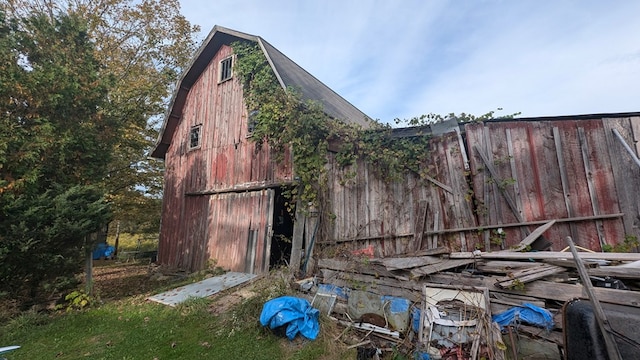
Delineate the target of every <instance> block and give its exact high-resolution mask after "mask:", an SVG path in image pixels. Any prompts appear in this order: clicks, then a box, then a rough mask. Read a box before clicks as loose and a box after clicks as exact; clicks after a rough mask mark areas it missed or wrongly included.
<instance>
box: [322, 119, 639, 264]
mask: <svg viewBox="0 0 640 360" xmlns="http://www.w3.org/2000/svg"><path fill="white" fill-rule="evenodd" d="M613 129H616V130H617V131H618V133H619V134H620V135H621V136H622V137H623V139H624V141H625V142H626V143H627V144H628V145H629V146H630V147H631V148H632V150H633V151H634V153H635V155H636V156H638V153H639V152H640V142H639V140H640V117H622V118H597V117H589V118H574V119H572V118H567V117H564V118H562V119H558V120H553V119H551V120H531V121H529V120H510V121H506V120H502V121H489V122H485V123H469V124H466V125H465V126H464V142H462V145H461V142H460V141H459V140H460V138H459V137H458V135H457V134H456V133H455V132H451V133H448V134H445V135H442V136H438V137H434V138H433V139H432V140H431V141H430V146H429V148H428V149H425V151H428V152H429V154H430V157H431V161H430V162H429V163H428V164H424V166H425V167H426V168H427V173H428V174H429V175H430V176H431V179H430V180H429V181H425V180H419V179H418V178H417V177H416V176H415V174H407V176H406V177H405V179H403V180H402V181H400V182H396V183H386V182H385V181H383V180H381V179H380V177H379V176H377V175H376V173H375V171H374V170H375V169H376V164H366V163H364V162H362V161H359V162H358V164H357V166H351V167H347V168H340V166H339V165H338V164H337V163H336V161H335V159H334V157H333V156H330V158H329V163H328V170H329V171H328V176H329V180H328V189H327V193H326V194H325V196H324V198H323V199H324V201H323V208H324V209H325V211H324V212H323V218H322V219H321V230H322V231H321V237H320V241H319V246H320V248H321V250H322V249H324V250H327V251H336V250H338V251H341V250H348V251H353V250H358V249H366V248H367V247H369V246H372V247H373V249H374V253H375V256H389V255H394V254H400V253H409V252H412V251H415V250H417V249H426V248H432V247H435V246H442V245H445V246H449V247H450V248H452V249H453V250H473V249H475V248H479V249H483V250H488V249H492V250H499V249H507V248H510V247H512V246H514V245H517V244H518V243H519V242H520V241H521V240H522V239H523V238H524V237H526V235H528V234H529V233H530V232H532V231H533V230H535V228H536V227H537V226H539V225H540V224H541V223H544V222H545V221H549V220H552V219H560V221H559V222H557V223H556V224H555V225H553V226H552V227H551V228H550V229H549V230H547V231H546V232H545V233H544V234H543V235H544V237H545V239H546V240H547V241H549V242H550V243H551V248H552V249H553V250H561V249H563V248H565V246H566V244H565V240H564V239H565V237H566V236H572V237H573V239H574V241H575V242H576V243H577V244H578V245H580V246H583V247H585V248H589V249H592V250H595V251H601V250H602V247H603V246H604V245H612V246H613V245H616V244H621V243H623V242H624V239H625V237H626V236H635V237H638V238H640V230H639V228H640V226H639V225H640V191H638V189H640V167H639V166H638V165H637V164H636V163H635V160H634V159H633V158H632V156H631V155H630V154H629V153H628V152H627V150H626V149H625V147H624V146H623V145H622V142H621V141H620V140H619V139H618V138H617V136H616V135H615V134H614V132H613ZM461 146H462V148H461ZM463 152H465V153H464V154H466V156H463ZM483 156H484V158H485V159H486V160H485V159H483ZM465 159H468V164H465ZM492 172H493V173H492ZM616 214H618V215H616ZM620 214H623V215H624V216H622V215H620ZM610 215H611V216H610ZM568 218H581V219H580V220H576V221H564V220H562V219H568ZM584 218H587V219H584ZM423 219H425V220H424V223H423ZM536 221H538V222H539V223H537V224H536V225H529V226H513V224H521V223H527V222H536ZM500 225H505V226H504V227H503V228H502V231H504V235H502V236H501V235H500V234H499V232H498V231H497V228H498V227H499V226H500ZM485 227H486V228H485ZM421 230H422V231H423V233H422V234H423V235H422V236H420V235H416V232H420V231H421ZM438 231H440V232H439V233H438Z"/></svg>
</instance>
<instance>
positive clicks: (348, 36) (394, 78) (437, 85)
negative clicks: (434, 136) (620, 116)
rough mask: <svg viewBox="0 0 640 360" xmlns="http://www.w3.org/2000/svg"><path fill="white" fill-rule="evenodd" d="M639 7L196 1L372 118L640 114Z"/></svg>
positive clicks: (209, 15)
mask: <svg viewBox="0 0 640 360" xmlns="http://www.w3.org/2000/svg"><path fill="white" fill-rule="evenodd" d="M639 10H640V3H636V2H626V1H623V2H614V3H611V2H606V3H605V2H600V1H589V0H587V1H561V2H539V1H517V2H516V1H445V0H442V1H421V0H404V1H398V0H378V1H362V0H342V1H338V0H324V1H296V0H276V1H273V0H272V1H261V0H222V1H219V0H218V1H205V0H189V1H184V2H183V13H184V14H185V16H186V17H187V19H189V20H190V21H191V22H192V23H196V24H199V25H201V26H202V27H203V32H204V33H205V34H206V33H207V32H208V31H209V30H210V29H211V28H212V27H213V25H216V24H218V25H221V26H225V27H229V28H232V29H236V30H239V31H244V32H248V33H251V34H254V35H259V36H262V37H263V38H264V39H266V40H267V41H269V42H270V43H271V44H272V45H274V46H275V47H277V48H278V49H279V50H280V51H282V52H283V53H284V54H286V55H287V56H289V57H290V58H291V59H292V60H294V61H295V62H297V63H298V64H299V65H301V66H302V67H303V68H305V69H306V70H308V71H309V72H310V73H311V74H313V75H314V76H316V77H317V78H318V79H320V80H321V81H323V82H324V83H326V84H327V85H328V86H329V87H331V88H332V89H334V90H335V91H336V92H338V93H339V94H341V95H342V96H343V97H345V98H346V99H347V100H349V101H350V102H352V103H353V104H354V105H356V106H357V107H359V108H360V109H361V110H362V111H364V112H365V113H367V114H369V115H370V116H372V117H375V118H380V119H381V120H383V121H390V120H392V119H393V118H396V117H399V118H409V117H412V116H418V115H421V114H424V113H429V112H434V113H440V114H446V113H449V112H468V113H474V114H481V113H484V112H487V111H490V110H495V109H496V108H498V107H503V108H504V109H505V110H504V113H512V112H518V111H521V112H522V113H523V116H543V115H570V114H583V113H595V112H622V111H640V106H638V105H637V101H636V97H637V96H636V94H638V93H639V90H640V38H638V37H637V35H636V34H639V33H640V22H639V21H637V20H636V16H637V14H638V13H639V12H640V11H639Z"/></svg>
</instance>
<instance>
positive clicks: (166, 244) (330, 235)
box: [152, 27, 640, 273]
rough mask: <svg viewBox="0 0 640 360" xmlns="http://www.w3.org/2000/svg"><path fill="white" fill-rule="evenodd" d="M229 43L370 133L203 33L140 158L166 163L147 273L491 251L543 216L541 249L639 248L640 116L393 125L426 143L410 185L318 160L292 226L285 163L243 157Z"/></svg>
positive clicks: (283, 71)
mask: <svg viewBox="0 0 640 360" xmlns="http://www.w3.org/2000/svg"><path fill="white" fill-rule="evenodd" d="M236 41H248V42H254V43H257V44H258V45H259V47H260V49H261V50H262V51H263V53H264V55H265V57H266V59H267V61H268V63H269V65H270V66H271V68H272V70H273V72H274V74H275V75H276V78H277V80H278V81H279V82H280V85H281V86H282V87H283V88H284V89H287V88H289V87H292V88H295V89H296V90H297V91H298V92H299V93H300V94H301V95H302V97H303V98H305V99H310V100H314V101H316V102H318V103H320V104H322V105H323V106H324V110H325V113H326V114H327V115H329V116H331V117H333V118H336V119H341V120H345V121H351V122H355V123H358V124H361V125H364V126H367V124H368V123H367V120H366V116H365V114H363V113H362V112H361V111H360V110H358V109H356V108H355V107H354V106H353V105H351V104H349V102H347V101H346V100H344V99H343V98H342V97H340V96H339V95H337V94H336V93H335V92H333V91H332V90H331V89H329V88H328V87H327V86H325V85H324V84H322V83H321V82H320V81H318V80H317V79H316V78H314V77H313V76H312V75H310V74H309V73H307V72H306V71H305V70H303V69H302V68H301V67H300V66H298V65H296V64H295V63H294V62H293V61H291V60H290V59H289V58H287V57H286V56H285V55H283V54H282V53H281V52H279V51H278V50H277V49H275V48H274V47H273V46H271V45H270V44H269V43H267V42H266V41H265V40H264V39H262V38H260V37H258V36H253V35H248V34H245V33H241V32H237V31H233V30H229V29H225V28H221V27H215V28H214V29H213V31H212V32H211V33H210V35H209V36H208V38H207V39H206V41H205V42H204V43H203V45H202V47H201V48H200V49H199V51H198V52H197V53H196V56H195V58H194V60H193V62H192V63H191V65H190V66H189V68H188V69H187V70H186V71H185V73H184V74H183V76H182V78H181V79H180V80H179V82H178V84H177V87H176V91H175V93H174V96H173V98H172V100H171V104H170V107H169V110H168V112H167V115H166V118H165V121H164V124H163V127H162V131H161V133H160V136H159V139H158V142H157V144H156V148H155V149H154V151H153V153H152V155H153V156H154V157H157V158H162V159H165V188H164V202H163V213H162V225H161V231H160V245H159V256H158V260H159V262H160V263H162V264H165V265H169V266H174V267H179V268H183V269H188V270H198V269H202V268H204V267H205V266H207V262H208V261H209V260H215V261H216V262H217V265H219V266H222V267H224V268H226V269H230V270H234V271H244V272H249V273H259V272H264V271H267V270H268V269H269V268H270V266H273V265H278V264H283V263H284V261H287V262H289V263H290V264H291V266H292V267H293V268H294V269H297V268H298V267H299V266H300V264H301V261H302V259H304V263H303V266H302V267H303V269H304V270H307V269H308V267H307V265H308V262H310V263H312V257H311V256H310V254H311V250H312V249H313V248H314V246H315V247H316V250H315V251H321V252H324V254H323V255H330V254H344V253H348V252H346V251H353V250H356V251H359V250H363V249H366V250H367V251H369V252H373V255H375V256H379V257H384V256H393V255H397V254H403V253H409V252H413V251H416V250H420V249H425V248H434V247H437V246H442V245H444V246H448V247H449V248H450V249H451V250H453V251H458V250H461V251H469V250H473V249H482V250H485V251H488V250H499V249H508V248H511V247H513V246H517V245H518V244H519V243H520V241H521V240H522V239H523V238H525V237H526V236H527V235H528V234H529V233H531V232H533V231H534V229H535V228H536V227H538V226H540V225H542V224H547V223H550V222H553V224H552V225H553V226H552V227H550V228H549V229H548V230H546V231H545V232H544V239H546V240H547V242H548V243H545V242H542V244H541V245H540V244H538V245H540V246H541V247H544V246H547V247H549V246H550V247H551V249H554V250H560V249H562V248H563V247H565V246H566V245H565V241H564V238H565V237H566V236H572V237H573V238H574V240H575V241H576V243H577V244H578V245H581V246H583V247H586V248H589V249H591V250H594V251H602V250H605V249H607V248H613V249H615V248H616V247H621V245H624V246H623V247H622V248H625V247H626V250H636V251H637V249H638V239H639V238H640V192H639V191H638V188H639V187H640V166H639V165H640V160H638V156H639V155H640V113H624V114H593V115H575V116H559V117H544V118H524V119H502V120H500V119H496V120H490V121H485V122H472V123H467V124H458V122H457V121H456V120H455V119H452V120H450V121H446V122H442V123H439V124H434V125H432V126H430V127H428V129H424V128H423V129H411V128H408V129H394V131H393V132H394V135H393V136H395V137H411V136H424V135H425V134H426V135H428V136H432V140H431V141H430V142H429V145H428V146H427V147H426V148H425V149H424V151H425V152H426V153H428V154H429V157H428V161H427V162H426V163H424V164H423V167H424V171H423V174H422V175H420V176H418V174H415V173H411V172H407V174H406V176H404V178H403V179H401V180H399V181H395V182H393V183H389V182H388V181H386V180H384V179H382V178H379V177H378V176H377V173H376V171H375V167H376V166H377V164H369V163H366V162H365V161H364V160H363V159H358V161H357V163H356V164H355V165H352V166H348V167H342V166H340V165H339V162H338V161H337V160H336V154H335V153H329V154H328V156H327V175H328V181H327V188H326V191H325V192H324V193H322V194H319V195H320V196H319V198H320V199H321V203H320V204H319V208H320V209H321V211H320V212H319V213H318V214H314V213H313V212H312V213H309V214H306V215H304V214H302V213H300V212H298V213H297V214H296V219H295V221H294V219H292V218H291V216H289V215H288V212H287V211H286V210H285V199H284V197H283V195H282V191H283V188H284V187H287V186H293V185H294V178H295V174H294V172H293V164H292V162H291V157H290V156H289V155H287V154H285V156H284V158H285V161H284V162H282V163H278V162H276V161H275V160H274V159H275V157H274V155H275V154H273V153H272V151H271V149H269V147H268V146H267V145H266V144H264V145H263V146H262V147H258V148H257V147H256V145H255V144H254V143H253V142H252V141H251V140H250V138H249V137H248V135H249V131H250V129H249V123H250V122H249V121H248V120H249V114H248V112H247V108H246V105H245V102H244V98H243V91H242V86H241V84H240V82H239V81H238V79H237V78H236V77H234V74H233V63H234V61H235V58H234V54H233V50H232V48H231V46H230V45H231V44H232V43H234V42H236ZM416 134H420V135H416ZM549 226H551V225H549ZM284 239H286V240H284ZM541 239H543V238H541ZM542 245H544V246H542ZM310 259H311V261H310Z"/></svg>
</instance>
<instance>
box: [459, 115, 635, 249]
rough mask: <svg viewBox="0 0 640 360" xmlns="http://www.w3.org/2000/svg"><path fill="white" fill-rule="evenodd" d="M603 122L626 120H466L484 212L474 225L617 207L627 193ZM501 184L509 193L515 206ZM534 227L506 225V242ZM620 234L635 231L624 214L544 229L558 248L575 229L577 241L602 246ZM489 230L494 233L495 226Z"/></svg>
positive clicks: (592, 213)
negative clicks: (492, 171)
mask: <svg viewBox="0 0 640 360" xmlns="http://www.w3.org/2000/svg"><path fill="white" fill-rule="evenodd" d="M607 122H608V123H610V124H609V125H611V123H616V124H620V123H621V122H623V120H621V119H609V120H606V121H605V120H601V119H591V120H561V121H517V120H515V121H502V122H487V123H485V124H468V125H466V126H465V131H466V136H467V142H468V144H469V148H470V149H471V148H473V149H474V151H473V152H471V153H470V163H471V174H472V179H473V188H474V196H475V198H476V201H477V202H478V204H479V209H480V210H481V211H479V212H478V213H479V214H481V215H482V216H478V222H479V224H481V225H494V224H506V223H518V222H530V221H536V220H550V219H564V218H575V217H592V216H598V215H608V214H616V213H620V212H621V206H620V204H621V203H625V202H626V195H625V194H624V193H618V189H617V187H616V184H615V172H614V171H613V167H612V162H611V157H612V156H613V157H619V156H621V155H623V154H621V153H620V151H619V150H618V149H617V148H616V146H610V145H609V144H608V142H607V138H608V135H607V127H608V126H609V125H607V126H605V125H604V124H605V123H607ZM626 122H627V123H628V120H627V121H626ZM611 145H615V144H611ZM478 151H484V153H485V154H486V155H487V156H488V157H489V159H490V160H491V162H492V165H493V167H494V168H495V170H496V172H497V176H495V177H494V176H492V175H491V174H490V173H489V171H488V170H487V166H486V164H485V163H484V162H483V160H482V159H481V157H480V155H479V153H478ZM631 166H632V164H631V163H627V167H631ZM636 170H637V169H636ZM636 173H637V171H636ZM635 178H636V180H637V179H638V176H637V175H636V177H635ZM629 179H632V178H629ZM637 185H640V184H638V182H636V186H637ZM500 188H501V189H502V190H503V191H504V192H506V194H508V196H510V197H511V199H512V200H513V203H514V204H515V207H516V208H515V211H514V209H512V208H511V207H510V206H509V205H508V202H507V200H506V197H505V196H504V195H502V192H501V191H500ZM636 214H637V213H636ZM626 216H631V217H633V214H626ZM533 229H535V227H528V228H527V227H522V228H518V227H511V228H505V229H504V230H505V232H506V238H505V244H504V246H505V247H509V246H512V245H516V244H517V243H519V242H520V241H521V240H522V238H523V237H524V236H526V235H527V234H528V232H527V231H533ZM625 234H629V235H634V234H635V235H637V229H636V230H635V231H634V230H633V228H629V229H628V230H626V229H624V226H623V221H622V219H621V218H614V219H597V220H592V221H575V222H565V223H558V224H556V225H554V226H553V227H552V228H551V229H549V230H548V231H547V232H546V233H545V236H546V238H547V240H549V241H550V242H552V243H553V245H552V248H553V249H555V250H560V249H563V248H564V247H565V246H566V244H565V241H564V238H565V237H566V236H572V237H573V239H574V241H575V242H576V243H577V244H578V245H580V246H583V247H586V248H589V249H592V250H596V251H600V250H601V247H602V245H604V244H609V245H615V244H618V243H621V242H622V241H623V240H624V237H625ZM491 237H492V238H494V239H495V233H492V235H491Z"/></svg>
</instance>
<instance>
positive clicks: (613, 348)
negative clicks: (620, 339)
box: [567, 236, 622, 360]
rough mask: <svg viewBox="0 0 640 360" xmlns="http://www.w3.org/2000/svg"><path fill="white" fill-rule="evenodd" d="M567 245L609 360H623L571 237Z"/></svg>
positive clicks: (568, 237) (568, 238)
mask: <svg viewBox="0 0 640 360" xmlns="http://www.w3.org/2000/svg"><path fill="white" fill-rule="evenodd" d="M567 244H568V245H569V248H571V254H572V255H573V259H574V261H575V262H576V265H577V266H578V273H579V274H580V279H581V280H582V285H583V286H584V287H585V290H586V291H587V295H588V296H589V301H590V302H591V306H592V307H593V313H594V315H595V317H596V321H597V322H598V326H599V327H600V331H601V332H602V337H603V338H604V342H605V345H606V346H607V355H609V360H620V359H622V357H621V355H620V350H619V349H618V345H617V344H616V339H615V338H614V337H613V329H612V328H611V324H609V321H607V316H606V315H605V313H604V310H603V309H602V305H600V301H598V298H597V297H596V294H595V292H594V291H593V285H592V284H591V279H590V278H589V275H588V274H587V269H585V267H584V264H583V263H582V260H580V257H579V256H578V250H576V247H575V245H574V244H573V240H571V237H570V236H567Z"/></svg>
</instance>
